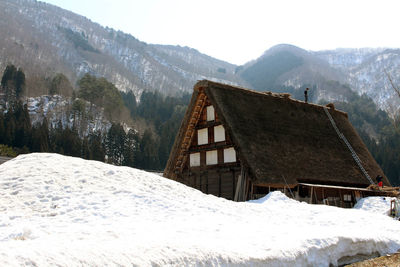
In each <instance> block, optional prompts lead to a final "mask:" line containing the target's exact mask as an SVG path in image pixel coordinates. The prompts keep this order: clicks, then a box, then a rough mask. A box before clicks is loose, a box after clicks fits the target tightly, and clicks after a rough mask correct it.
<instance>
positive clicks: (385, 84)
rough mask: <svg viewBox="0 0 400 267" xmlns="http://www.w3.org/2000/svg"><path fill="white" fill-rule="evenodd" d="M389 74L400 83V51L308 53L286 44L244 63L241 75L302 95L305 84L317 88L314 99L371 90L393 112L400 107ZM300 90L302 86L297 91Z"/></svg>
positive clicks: (346, 96) (254, 82)
mask: <svg viewBox="0 0 400 267" xmlns="http://www.w3.org/2000/svg"><path fill="white" fill-rule="evenodd" d="M385 72H386V73H388V74H389V75H390V76H391V77H392V79H393V82H394V83H395V84H397V85H399V84H400V49H384V48H376V49H374V48H361V49H336V50H328V51H317V52H314V51H306V50H304V49H301V48H299V47H296V46H293V45H288V44H281V45H277V46H274V47H272V48H270V49H269V50H267V51H266V52H265V53H264V54H263V55H262V56H261V57H259V58H258V59H257V60H255V61H252V62H249V63H247V64H245V65H244V66H242V67H240V71H239V72H238V74H239V75H241V77H242V78H243V79H245V80H246V81H247V82H248V83H249V84H251V85H252V86H253V87H254V88H255V89H257V90H279V88H281V87H282V86H284V87H285V88H283V89H282V90H287V87H293V88H294V91H293V92H291V93H293V94H294V95H295V96H297V97H298V98H301V97H302V91H300V90H298V89H300V88H301V87H304V86H311V87H313V89H314V90H312V92H313V93H314V95H313V96H312V99H313V101H321V100H327V101H332V102H335V101H337V100H340V101H347V100H349V96H351V93H352V92H351V91H354V92H356V93H357V94H359V95H361V94H367V95H368V96H369V97H371V98H372V99H373V100H374V101H375V103H376V104H377V106H378V107H379V108H381V109H383V110H386V111H388V112H389V113H390V114H391V115H393V114H394V113H395V111H398V110H399V108H400V99H398V96H397V95H395V91H394V90H393V88H392V86H391V84H390V82H389V79H388V77H387V74H386V73H385ZM296 90H298V91H297V92H296Z"/></svg>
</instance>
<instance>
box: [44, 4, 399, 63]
mask: <svg viewBox="0 0 400 267" xmlns="http://www.w3.org/2000/svg"><path fill="white" fill-rule="evenodd" d="M44 2H48V3H51V4H54V5H57V6H59V7H62V8H65V9H68V10H71V11H73V12H75V13H78V14H80V15H83V16H85V17H87V18H89V19H91V20H92V21H94V22H97V23H99V24H101V25H103V26H108V27H111V28H114V29H116V30H122V31H123V32H126V33H130V34H131V35H133V36H134V37H136V38H138V39H139V40H141V41H144V42H146V43H155V44H171V45H181V46H189V47H192V48H195V49H197V50H199V51H200V52H202V53H205V54H207V55H210V56H212V57H215V58H218V59H222V60H225V61H227V62H230V63H234V64H244V63H246V62H248V61H250V60H252V59H256V58H258V57H259V56H261V54H262V53H263V52H264V51H265V50H267V49H269V48H270V47H272V46H274V45H277V44H281V43H288V44H293V45H296V46H299V47H301V48H303V49H306V50H325V49H334V48H339V47H342V48H343V47H351V48H361V47H400V45H399V44H400V34H399V30H398V26H399V16H398V15H399V10H400V1H398V0H376V1H372V0H334V1H331V0H329V1H328V0H301V1H300V0H201V1H194V0H44Z"/></svg>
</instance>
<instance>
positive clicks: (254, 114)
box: [195, 81, 389, 186]
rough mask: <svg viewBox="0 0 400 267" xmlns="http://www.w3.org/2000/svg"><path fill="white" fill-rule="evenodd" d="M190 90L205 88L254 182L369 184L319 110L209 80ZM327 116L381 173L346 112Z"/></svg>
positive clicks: (370, 169)
mask: <svg viewBox="0 0 400 267" xmlns="http://www.w3.org/2000/svg"><path fill="white" fill-rule="evenodd" d="M195 88H204V90H205V92H206V94H207V96H208V98H209V100H210V102H211V103H213V105H214V106H215V110H216V112H217V114H218V115H219V117H220V118H221V120H222V121H223V124H224V125H225V127H226V130H227V132H228V134H229V135H230V136H231V138H232V140H233V141H234V143H235V144H236V146H237V151H238V153H239V157H240V159H241V161H242V162H244V163H245V164H246V165H247V166H248V168H249V169H250V171H251V172H252V173H253V175H254V176H255V177H256V179H257V182H258V183H264V184H265V183H271V184H277V183H281V184H288V185H290V186H291V185H295V184H297V183H298V182H299V181H303V182H306V181H307V182H315V183H325V184H341V185H357V186H367V185H369V184H370V183H369V181H368V180H367V179H366V178H365V176H364V175H363V173H362V172H361V170H360V169H359V167H358V166H357V164H356V163H355V161H354V159H353V158H352V156H351V153H350V151H349V150H348V149H347V147H346V145H345V144H344V142H343V141H342V140H341V139H340V138H339V137H338V135H337V134H336V132H335V130H334V128H333V126H332V125H331V123H330V121H329V119H328V117H327V116H326V114H325V112H324V107H323V106H321V105H316V104H307V103H304V102H303V101H299V100H295V99H291V98H289V97H288V95H287V94H276V93H270V92H266V93H264V92H257V91H253V90H249V89H244V88H238V87H234V86H230V85H224V84H220V83H216V82H210V81H201V82H199V83H198V84H196V86H195ZM329 112H330V113H331V115H332V117H333V118H334V120H335V122H336V124H337V126H338V128H339V129H340V131H341V132H342V133H343V134H344V135H345V136H346V137H347V139H348V141H349V142H350V144H351V145H352V146H353V148H354V150H355V151H356V152H357V154H358V156H359V157H360V159H361V160H362V162H363V165H364V168H365V169H366V170H367V171H368V173H369V174H370V176H371V177H373V178H374V177H375V176H376V175H378V174H381V175H382V174H383V172H382V170H381V169H380V167H379V165H378V164H377V163H376V162H375V160H374V159H373V157H372V156H371V154H370V153H369V151H368V150H367V148H366V147H365V145H364V143H363V142H362V140H361V138H360V137H359V135H358V134H357V132H356V131H355V129H354V128H353V126H352V125H351V124H350V122H349V121H348V118H347V113H345V112H342V111H339V110H336V109H332V108H330V109H329ZM385 181H386V183H387V184H389V183H388V180H387V179H385Z"/></svg>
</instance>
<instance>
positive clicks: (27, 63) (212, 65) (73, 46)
mask: <svg viewBox="0 0 400 267" xmlns="http://www.w3.org/2000/svg"><path fill="white" fill-rule="evenodd" d="M0 18H1V19H0V36H2V38H0V47H1V48H2V49H0V69H4V68H5V66H6V65H7V64H9V63H12V64H14V65H16V66H20V67H22V68H23V70H24V72H25V73H26V76H27V81H28V82H27V83H28V84H29V88H28V90H27V91H28V94H30V95H31V96H33V95H34V96H38V95H41V94H46V93H47V92H45V93H44V92H41V91H40V90H41V88H43V86H42V83H41V79H43V77H51V76H52V75H54V74H55V73H58V72H59V73H63V74H65V75H66V76H67V77H68V78H69V79H70V80H71V82H72V83H73V84H74V83H75V82H76V81H77V79H78V78H80V77H81V76H82V75H83V74H85V73H87V72H89V73H91V74H96V75H98V76H103V77H106V78H107V79H108V80H109V81H110V82H112V83H113V84H115V85H116V87H117V88H118V89H119V90H121V91H130V90H131V91H133V92H134V93H135V94H136V96H139V95H140V94H141V93H142V92H143V91H144V90H158V91H160V92H163V93H166V94H177V93H178V94H179V93H180V92H182V91H189V92H190V91H191V90H192V87H193V84H194V83H195V82H196V81H197V80H201V79H209V80H213V81H218V82H223V83H228V84H236V85H241V86H244V87H250V88H251V87H252V88H254V89H256V90H275V89H276V86H277V85H278V86H286V87H288V86H292V87H294V88H295V89H299V88H300V87H302V86H314V87H315V88H316V89H317V90H314V92H315V94H314V96H313V98H314V100H315V101H319V100H327V101H333V102H334V101H336V100H344V101H346V100H347V98H348V96H349V95H350V93H349V92H350V91H349V90H353V91H356V92H357V93H358V94H363V93H365V94H367V95H368V96H370V97H371V98H373V99H374V101H375V102H376V104H377V105H378V107H379V108H382V109H384V110H386V111H389V113H391V114H394V112H395V111H396V110H398V109H399V106H400V101H399V100H398V98H397V97H396V96H395V94H394V91H393V90H392V88H391V85H390V83H389V81H388V79H387V77H386V74H385V70H386V71H387V72H388V73H389V74H390V75H391V76H392V78H393V81H394V82H395V83H396V84H400V68H399V66H400V50H399V49H384V48H376V49H375V48H360V49H336V50H329V51H318V52H313V51H306V50H304V49H301V48H298V47H295V46H292V45H277V46H275V47H272V48H271V49H269V50H267V51H266V52H265V53H264V54H263V55H262V56H261V57H260V58H259V59H257V60H255V61H252V62H249V63H247V64H245V65H243V66H240V67H238V66H236V65H233V64H230V63H228V62H224V61H221V60H218V59H215V58H212V57H210V56H207V55H205V54H202V53H200V52H199V51H197V50H195V49H192V48H189V47H180V46H170V45H153V44H146V43H144V42H141V41H139V40H138V39H136V38H135V37H133V36H132V35H129V34H126V33H123V32H121V31H115V30H113V29H110V28H107V27H102V26H101V25H99V24H97V23H94V22H92V21H90V20H89V19H87V18H85V17H83V16H80V15H77V14H74V13H72V12H70V11H66V10H63V9H61V8H58V7H56V6H53V5H50V4H46V3H42V2H38V1H35V0H2V1H0ZM346 85H347V86H346ZM35 92H36V93H35ZM292 93H293V92H292Z"/></svg>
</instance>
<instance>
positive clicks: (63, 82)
mask: <svg viewBox="0 0 400 267" xmlns="http://www.w3.org/2000/svg"><path fill="white" fill-rule="evenodd" d="M48 84H49V88H48V92H49V94H61V95H64V96H66V97H71V98H72V99H75V100H74V101H73V105H74V110H75V111H79V112H81V113H84V112H85V108H83V105H84V101H88V102H90V103H91V104H90V105H93V106H100V107H102V108H103V109H104V111H105V114H106V116H107V118H108V119H109V120H110V121H111V122H112V123H111V127H110V128H109V129H108V130H107V131H106V132H100V131H95V132H90V133H88V134H87V135H84V136H83V135H82V134H81V133H80V132H79V130H78V129H77V127H76V126H75V124H73V125H72V126H71V127H68V126H66V125H63V124H62V122H61V121H59V122H57V123H55V124H54V122H53V123H49V122H48V121H47V119H46V118H45V119H44V120H43V121H42V122H40V123H37V124H35V125H32V123H31V120H30V117H29V112H28V107H27V105H26V104H23V102H22V99H21V97H22V95H23V93H24V90H25V88H26V86H28V85H25V75H24V74H23V71H22V69H20V68H16V67H14V66H7V68H6V69H5V71H4V74H3V77H2V80H1V93H2V100H3V102H2V105H0V106H2V107H3V110H2V112H0V144H3V146H1V147H0V148H1V149H0V153H3V154H4V153H6V152H7V154H8V155H11V154H13V153H14V154H18V153H28V152H54V153H60V154H64V155H70V156H75V157H82V158H85V159H92V160H99V161H103V162H109V163H112V164H115V165H125V166H131V167H136V168H141V169H147V170H163V168H164V167H165V165H166V162H167V160H168V157H169V153H170V150H171V147H172V145H173V143H174V140H175V136H176V134H177V132H178V130H179V127H180V124H181V121H182V119H183V116H184V113H185V110H186V107H187V105H188V103H189V101H190V95H189V94H183V95H181V96H179V97H170V96H164V95H162V94H161V93H159V92H149V91H147V92H143V93H142V94H141V96H140V101H137V99H136V96H135V95H134V94H133V93H132V92H131V91H129V92H119V91H118V90H117V88H116V87H115V86H114V85H113V84H112V83H110V82H108V81H107V80H106V79H104V78H98V77H95V76H92V75H90V74H86V75H84V76H83V77H82V78H81V79H80V80H79V81H78V83H77V85H78V88H77V90H74V89H73V86H71V84H70V83H69V81H68V79H67V78H66V77H65V76H64V75H63V74H56V75H55V76H54V77H53V78H52V79H49V82H48ZM335 105H336V107H337V108H338V109H341V110H344V111H346V112H347V113H348V114H349V120H350V121H351V123H352V124H353V125H354V126H355V128H356V129H357V131H358V132H359V134H360V136H361V138H362V139H363V140H364V142H365V144H366V145H367V147H368V149H369V151H370V152H371V154H372V155H373V156H374V157H375V159H376V161H377V162H378V163H379V164H380V166H381V167H382V169H383V171H384V173H385V174H386V175H387V177H388V178H389V180H390V181H391V183H392V184H393V185H400V127H399V125H397V127H396V125H395V123H396V122H397V123H398V121H399V120H393V119H392V118H390V117H389V116H388V115H387V113H386V112H384V111H382V110H379V109H378V108H377V107H376V105H375V104H374V102H373V101H372V100H371V99H370V98H368V97H367V96H365V95H364V96H358V95H357V94H355V93H354V94H353V95H351V96H350V98H349V101H346V102H337V103H335ZM124 109H126V110H127V113H128V117H129V120H131V122H132V121H133V122H138V123H140V122H141V123H142V124H144V125H145V126H144V127H142V128H143V129H142V131H138V130H137V128H139V127H135V125H134V124H131V125H130V126H128V124H126V123H124V120H125V121H126V118H124V120H122V119H121V110H124ZM81 118H82V116H81V117H79V116H78V117H77V118H76V119H81ZM2 151H3V152H2ZM4 151H6V152H4Z"/></svg>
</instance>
